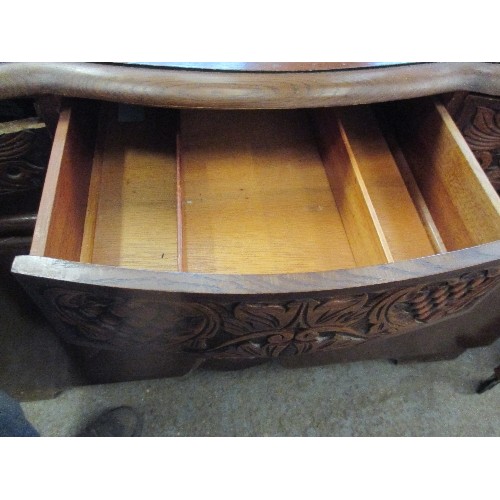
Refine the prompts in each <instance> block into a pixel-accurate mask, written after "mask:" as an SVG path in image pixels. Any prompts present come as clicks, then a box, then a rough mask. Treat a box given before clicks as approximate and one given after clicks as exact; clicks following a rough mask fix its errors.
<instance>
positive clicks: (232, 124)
mask: <svg viewBox="0 0 500 500" xmlns="http://www.w3.org/2000/svg"><path fill="white" fill-rule="evenodd" d="M305 118H306V117H305V116H304V115H303V114H302V113H301V112H298V111H289V112H274V111H260V112H259V111H245V112H221V111H219V112H217V111H214V112H210V111H183V112H181V136H182V140H183V158H182V166H183V171H182V176H183V178H182V185H183V193H184V204H183V209H184V231H183V234H184V251H185V252H186V256H185V261H186V270H187V271H190V272H213V273H238V274H253V273H264V274H265V273H292V272H306V271H325V270H328V269H338V268H350V267H354V266H355V262H354V259H353V256H352V251H351V249H350V245H349V242H348V240H347V238H346V235H345V231H344V228H343V224H342V221H341V219H340V216H339V213H338V210H337V208H336V205H335V201H334V199H333V196H332V193H331V190H330V187H329V185H328V180H327V178H326V175H325V172H324V169H323V165H322V162H321V159H320V157H319V154H318V152H317V148H316V146H315V143H314V139H313V137H312V135H311V133H310V131H309V130H308V127H307V120H306V119H305Z"/></svg>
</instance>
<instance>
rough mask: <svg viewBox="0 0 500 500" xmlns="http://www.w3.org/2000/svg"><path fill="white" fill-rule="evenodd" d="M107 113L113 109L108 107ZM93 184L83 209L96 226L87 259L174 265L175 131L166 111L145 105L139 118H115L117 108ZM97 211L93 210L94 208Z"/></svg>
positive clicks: (143, 265)
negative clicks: (141, 118) (96, 200)
mask: <svg viewBox="0 0 500 500" xmlns="http://www.w3.org/2000/svg"><path fill="white" fill-rule="evenodd" d="M111 113H113V112H112V111H111ZM107 120H108V125H107V127H103V129H102V130H103V133H105V134H106V137H105V139H104V140H103V142H102V147H103V150H102V151H99V150H98V151H96V158H97V160H96V165H95V166H96V167H97V168H99V166H100V172H99V173H98V174H97V175H96V179H97V180H96V182H95V183H93V184H92V191H91V193H90V195H89V199H90V200H92V199H95V198H96V196H95V193H94V191H95V190H97V191H98V195H97V198H98V202H94V203H91V204H90V205H89V207H91V210H90V211H89V213H87V220H88V221H89V224H90V225H91V226H92V225H95V231H94V235H93V250H92V260H91V261H92V262H93V263H96V264H106V265H117V266H123V267H136V268H144V269H158V270H177V210H176V154H175V130H174V129H173V126H172V119H171V116H170V115H169V114H168V113H166V112H161V111H159V110H149V111H148V112H147V114H146V119H145V120H144V121H140V122H119V121H118V119H117V115H116V110H114V114H113V115H112V118H110V115H109V114H108V118H107ZM93 210H96V212H93Z"/></svg>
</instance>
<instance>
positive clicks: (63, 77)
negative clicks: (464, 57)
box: [0, 63, 500, 109]
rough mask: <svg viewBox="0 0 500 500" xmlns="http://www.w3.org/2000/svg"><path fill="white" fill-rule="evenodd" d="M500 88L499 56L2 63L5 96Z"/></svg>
mask: <svg viewBox="0 0 500 500" xmlns="http://www.w3.org/2000/svg"><path fill="white" fill-rule="evenodd" d="M454 91H469V92H477V93H482V94H489V95H500V64H494V63H421V64H401V65H386V66H380V65H379V66H367V67H357V68H351V69H345V68H344V69H343V70H340V69H335V70H333V69H330V70H322V71H303V72H301V71H296V72H249V71H207V70H199V69H198V70H195V69H191V70H186V69H179V68H177V69H172V68H166V67H165V68H157V67H148V66H130V65H122V64H95V63H3V64H0V99H9V98H14V97H28V96H40V95H47V94H56V95H61V96H68V97H79V98H88V99H100V100H108V101H114V102H125V103H129V104H139V105H146V106H160V107H187V108H192V107H204V108H219V109H252V108H254V109H255V108H261V109H263V108H276V109H279V108H305V107H324V106H346V105H353V104H368V103H373V102H382V101H390V100H397V99H409V98H413V97H422V96H425V95H433V94H439V93H444V92H454Z"/></svg>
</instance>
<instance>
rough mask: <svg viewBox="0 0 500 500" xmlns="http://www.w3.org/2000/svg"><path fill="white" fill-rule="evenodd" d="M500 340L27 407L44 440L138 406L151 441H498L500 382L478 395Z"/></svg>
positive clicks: (197, 376)
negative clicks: (444, 354)
mask: <svg viewBox="0 0 500 500" xmlns="http://www.w3.org/2000/svg"><path fill="white" fill-rule="evenodd" d="M499 361H500V341H497V342H496V343H495V344H493V345H491V346H489V347H485V348H478V349H472V350H469V351H467V352H466V353H464V354H463V355H462V356H460V357H459V358H457V359H455V360H452V361H442V362H433V363H418V364H403V365H393V364H390V363H389V362H386V361H373V362H372V361H371V362H360V363H352V364H348V365H330V366H323V367H317V368H307V369H295V370H287V369H285V368H282V367H280V366H274V365H261V366H259V367H255V368H250V369H247V370H243V371H237V372H209V371H198V372H194V373H192V374H189V375H187V376H185V377H182V378H176V379H164V380H149V381H141V382H128V383H121V384H109V385H101V386H86V387H78V388H73V389H70V390H67V391H65V392H63V393H62V394H60V395H59V396H58V397H56V398H55V399H50V400H45V401H31V402H24V403H23V404H22V407H23V409H24V411H25V414H26V416H27V418H28V419H29V420H30V421H31V422H32V423H33V425H34V426H35V427H36V428H37V429H38V430H39V432H40V433H41V434H42V435H43V436H72V435H74V434H75V433H77V432H78V430H79V429H81V428H82V427H83V426H84V425H85V423H86V422H87V421H88V420H89V419H91V418H92V417H93V416H95V415H97V414H99V412H100V411H102V410H104V409H107V408H110V407H114V406H120V405H131V406H134V407H136V408H137V409H139V410H140V411H141V412H142V413H143V414H144V418H145V426H144V432H143V435H144V436H499V435H500V404H499V403H500V385H498V386H496V387H495V388H494V389H492V390H490V391H488V392H486V393H484V394H482V395H477V394H475V388H476V386H477V384H478V382H479V381H480V380H481V379H484V378H487V377H488V376H489V375H491V373H492V370H493V367H494V366H496V365H497V364H498V363H499Z"/></svg>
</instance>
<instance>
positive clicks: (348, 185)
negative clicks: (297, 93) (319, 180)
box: [314, 109, 394, 266]
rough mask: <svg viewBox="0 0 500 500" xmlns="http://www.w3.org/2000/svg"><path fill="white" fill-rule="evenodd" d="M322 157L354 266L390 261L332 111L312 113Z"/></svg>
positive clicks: (355, 166) (351, 156)
mask: <svg viewBox="0 0 500 500" xmlns="http://www.w3.org/2000/svg"><path fill="white" fill-rule="evenodd" d="M314 121H315V126H316V128H317V134H318V139H319V145H320V151H321V156H322V159H323V164H324V166H325V171H326V174H327V177H328V181H329V183H330V187H331V189H332V192H333V194H334V196H335V200H336V203H337V206H338V209H339V212H340V214H341V216H342V221H343V224H344V228H345V231H346V235H347V238H348V240H349V243H350V245H351V249H352V252H353V255H354V258H355V260H356V265H357V266H371V265H377V264H385V263H387V262H393V261H394V259H393V257H392V254H391V251H390V248H389V245H388V244H387V240H386V238H385V235H384V232H383V230H382V226H381V225H380V221H379V220H378V217H377V214H376V212H375V208H374V206H373V203H372V201H371V198H370V195H369V193H368V190H367V188H366V185H365V182H364V180H363V177H362V175H361V172H360V170H359V167H358V164H357V161H356V158H355V156H354V154H353V151H352V149H351V147H350V144H349V139H348V137H347V136H346V133H345V131H344V129H343V127H342V124H341V122H340V121H339V120H338V118H337V116H336V114H335V111H334V110H331V109H328V110H320V111H317V112H316V113H314Z"/></svg>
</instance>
